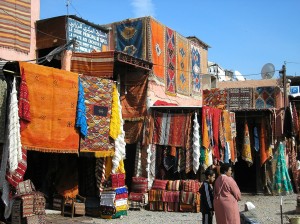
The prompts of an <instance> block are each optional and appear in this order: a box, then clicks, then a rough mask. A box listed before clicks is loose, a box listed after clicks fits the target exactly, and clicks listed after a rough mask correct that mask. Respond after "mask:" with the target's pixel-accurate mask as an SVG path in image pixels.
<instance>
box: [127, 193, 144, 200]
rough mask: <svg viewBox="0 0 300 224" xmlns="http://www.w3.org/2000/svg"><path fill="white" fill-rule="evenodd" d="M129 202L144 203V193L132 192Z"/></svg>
mask: <svg viewBox="0 0 300 224" xmlns="http://www.w3.org/2000/svg"><path fill="white" fill-rule="evenodd" d="M128 199H129V200H131V201H139V202H144V201H145V200H144V199H145V198H144V193H135V192H130V194H129V198H128Z"/></svg>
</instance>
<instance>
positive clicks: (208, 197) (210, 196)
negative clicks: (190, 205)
mask: <svg viewBox="0 0 300 224" xmlns="http://www.w3.org/2000/svg"><path fill="white" fill-rule="evenodd" d="M204 174H205V178H206V179H205V181H203V183H202V185H201V187H200V190H199V192H200V197H201V199H200V212H201V213H202V224H212V219H213V215H214V205H213V202H214V192H213V186H212V184H213V182H214V181H215V178H216V174H215V172H214V170H212V169H206V170H205V173H204Z"/></svg>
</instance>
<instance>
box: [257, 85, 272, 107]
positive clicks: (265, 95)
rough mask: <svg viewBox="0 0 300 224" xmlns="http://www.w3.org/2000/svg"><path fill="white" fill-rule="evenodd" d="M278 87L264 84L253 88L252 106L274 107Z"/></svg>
mask: <svg viewBox="0 0 300 224" xmlns="http://www.w3.org/2000/svg"><path fill="white" fill-rule="evenodd" d="M277 90H278V87H275V86H266V87H257V88H256V89H255V90H254V102H255V103H254V106H255V108H256V109H266V108H274V107H276V92H277Z"/></svg>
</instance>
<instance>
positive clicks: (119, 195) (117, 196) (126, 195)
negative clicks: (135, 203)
mask: <svg viewBox="0 0 300 224" xmlns="http://www.w3.org/2000/svg"><path fill="white" fill-rule="evenodd" d="M126 198H128V192H125V193H122V194H116V200H120V199H126Z"/></svg>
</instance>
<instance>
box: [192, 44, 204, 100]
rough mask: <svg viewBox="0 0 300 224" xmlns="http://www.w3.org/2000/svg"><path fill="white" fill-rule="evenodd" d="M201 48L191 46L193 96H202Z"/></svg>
mask: <svg viewBox="0 0 300 224" xmlns="http://www.w3.org/2000/svg"><path fill="white" fill-rule="evenodd" d="M200 57H201V55H200V48H199V47H197V46H195V45H193V44H191V68H190V71H191V73H192V94H193V95H195V96H202V88H201V75H200V72H201V71H200V70H201V69H200V68H201V67H200V62H201V60H200Z"/></svg>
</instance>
